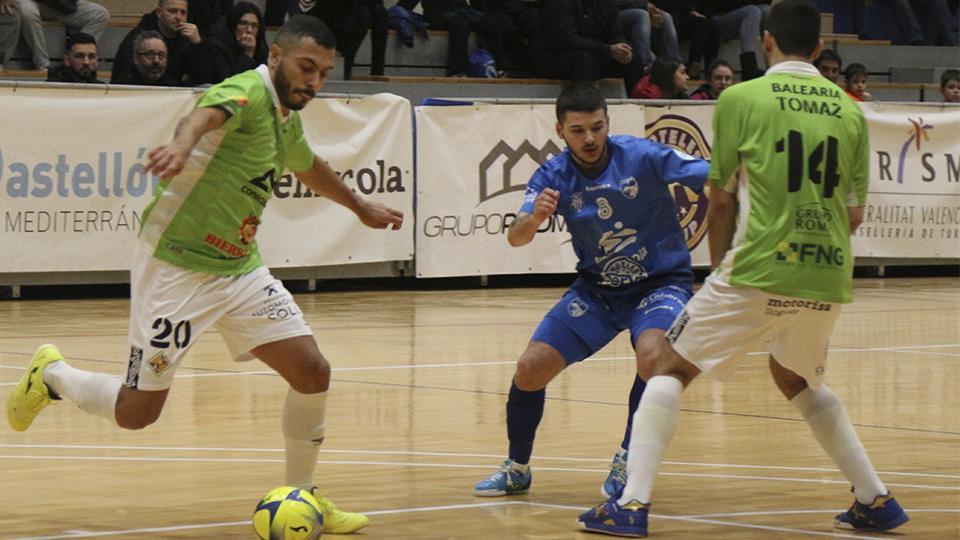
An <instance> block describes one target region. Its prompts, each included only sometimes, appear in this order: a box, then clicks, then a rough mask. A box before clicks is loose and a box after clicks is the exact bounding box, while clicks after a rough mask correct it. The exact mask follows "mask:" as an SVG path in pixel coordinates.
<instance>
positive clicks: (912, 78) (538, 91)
mask: <svg viewBox="0 0 960 540" xmlns="http://www.w3.org/2000/svg"><path fill="white" fill-rule="evenodd" d="M96 1H97V2H98V3H100V4H103V5H104V6H106V7H107V8H108V9H109V10H110V11H111V15H112V19H111V22H110V26H109V27H108V28H107V31H106V32H105V33H104V37H103V39H102V40H101V41H102V42H101V43H100V51H101V57H102V62H101V65H100V69H101V70H102V73H101V78H102V79H108V78H109V73H108V72H109V70H110V68H111V66H112V60H113V55H114V52H115V51H116V49H117V47H119V45H120V42H121V41H122V40H123V37H124V36H125V35H126V34H127V32H129V31H130V29H131V28H132V27H134V26H135V25H136V23H137V21H139V19H140V16H141V15H142V14H143V13H145V12H147V11H149V10H151V9H153V8H154V7H155V6H156V0H96ZM388 3H391V2H390V0H388ZM833 24H834V18H833V16H832V15H831V14H829V13H825V14H824V15H823V19H822V27H823V30H824V32H825V33H824V36H823V37H824V45H825V46H826V47H830V48H833V49H836V50H837V52H839V53H840V55H841V56H842V57H843V60H844V63H845V64H846V63H850V62H859V63H862V64H864V65H866V66H867V68H868V70H869V72H870V80H869V83H868V89H869V91H870V92H871V93H872V94H873V95H874V96H875V97H876V98H877V99H879V100H881V101H939V94H938V92H937V82H938V81H939V77H940V75H941V73H943V71H944V70H945V69H949V68H955V67H957V66H958V64H960V48H958V47H921V46H893V45H890V43H889V42H888V41H883V40H861V39H859V38H858V37H857V36H856V35H853V34H835V33H830V31H831V30H832V27H833ZM44 32H45V34H46V38H47V44H48V49H49V52H50V57H51V59H53V60H54V61H56V60H57V59H58V58H59V57H60V56H62V54H63V37H64V29H63V26H62V25H60V24H59V23H56V22H48V23H45V26H44ZM275 32H276V29H272V30H271V31H268V39H271V38H272V35H273V34H275ZM476 46H477V43H476V38H475V37H474V36H471V38H470V47H471V48H473V47H476ZM684 46H685V44H684ZM446 50H447V33H446V32H440V31H431V32H429V39H427V40H424V39H422V38H420V37H417V38H416V43H415V45H414V47H413V48H406V47H405V46H403V45H402V44H401V43H400V41H399V40H398V39H397V36H396V35H395V34H393V33H391V35H390V36H389V37H388V41H387V56H386V64H387V67H386V75H387V76H386V77H380V78H371V77H369V76H367V73H369V61H370V41H369V39H368V40H366V41H365V42H364V43H363V44H362V46H361V47H360V50H359V51H358V53H357V56H356V62H357V63H356V64H355V68H354V80H352V81H343V80H339V79H342V69H340V68H339V66H338V68H337V69H335V70H334V73H333V76H332V78H331V81H330V82H329V83H328V86H327V88H326V91H328V92H331V93H344V94H365V93H373V92H394V93H397V94H400V95H404V96H405V97H408V98H409V99H411V101H413V102H414V103H418V102H419V101H420V99H421V98H422V97H427V96H430V97H451V98H457V97H483V98H549V97H553V96H556V94H557V92H558V88H559V86H560V84H561V81H555V80H545V79H450V78H445V77H443V75H444V62H445V58H446ZM720 57H721V58H725V59H727V60H729V61H730V62H731V64H733V67H734V70H739V65H738V64H739V60H738V58H739V45H738V43H737V41H736V40H733V41H728V42H725V43H724V44H723V45H722V46H721V49H720ZM338 60H339V59H338ZM5 64H6V67H7V69H8V72H7V73H6V75H5V77H6V78H20V79H27V80H36V79H43V78H45V76H46V75H45V74H43V73H40V72H33V71H29V70H30V68H32V65H31V64H30V62H29V54H27V51H26V49H25V47H24V46H23V45H22V44H21V46H20V47H19V48H18V49H17V52H16V53H15V54H14V56H13V58H12V59H8V60H7V62H6V63H5ZM617 82H618V81H615V80H612V79H611V80H607V81H604V84H603V85H602V88H603V90H604V93H605V94H606V95H607V97H611V98H622V97H625V92H624V89H623V86H622V84H617ZM694 83H697V84H699V83H698V82H697V81H693V82H691V85H692V86H695V84H694Z"/></svg>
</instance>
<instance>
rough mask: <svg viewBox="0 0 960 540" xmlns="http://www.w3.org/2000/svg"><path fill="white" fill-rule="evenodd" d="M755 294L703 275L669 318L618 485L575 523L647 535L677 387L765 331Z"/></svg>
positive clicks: (728, 360)
mask: <svg viewBox="0 0 960 540" xmlns="http://www.w3.org/2000/svg"><path fill="white" fill-rule="evenodd" d="M760 294H762V293H760V292H759V291H754V290H751V289H743V288H739V287H731V286H730V285H728V284H726V283H724V282H722V281H720V280H719V279H716V278H713V277H711V278H708V279H707V281H706V283H704V286H703V287H702V288H701V289H700V291H698V292H697V294H696V295H695V296H694V297H693V298H692V299H691V300H690V302H689V303H688V304H687V306H686V307H685V308H684V310H683V312H682V313H681V314H680V316H679V317H677V319H676V320H675V321H674V322H673V324H672V325H671V327H670V328H669V330H668V331H667V333H666V341H667V342H668V345H667V344H665V345H663V346H662V348H661V351H662V352H661V354H660V356H659V357H658V358H657V360H656V364H655V366H654V370H653V376H652V377H651V378H650V380H649V381H647V387H646V389H645V390H644V392H643V396H642V397H641V399H640V405H639V406H638V408H637V411H636V413H635V414H634V417H633V429H632V433H631V437H630V447H629V455H628V458H627V482H626V484H625V485H624V488H623V492H622V493H621V494H620V496H619V497H617V496H614V497H611V498H610V499H609V500H608V501H606V502H605V503H603V504H601V505H598V506H597V507H595V508H593V509H591V510H589V511H587V512H585V513H583V514H581V515H580V518H579V520H578V523H579V525H580V527H581V528H584V529H587V530H591V531H594V532H601V533H605V534H613V535H621V536H646V535H647V515H648V512H649V505H650V498H651V494H652V491H653V482H654V479H655V478H656V475H657V469H658V468H659V465H660V462H661V461H662V459H663V453H664V451H665V449H666V447H667V445H668V444H669V443H670V439H671V438H672V437H673V432H674V430H675V428H676V424H677V417H678V416H679V410H680V394H681V393H682V392H683V389H684V388H685V387H686V386H687V385H688V384H689V383H690V382H691V381H692V380H693V379H694V378H696V377H697V375H698V374H699V373H700V372H701V371H709V370H713V369H720V370H722V369H723V368H725V367H727V366H728V365H730V364H733V363H734V362H735V361H736V360H737V359H738V358H740V357H742V355H743V354H744V353H745V351H746V350H747V348H748V347H750V346H751V344H752V343H753V341H755V340H756V339H758V338H759V337H762V336H763V334H764V332H767V331H769V327H770V324H769V322H768V321H764V320H762V318H763V299H762V298H760V297H759V295H760Z"/></svg>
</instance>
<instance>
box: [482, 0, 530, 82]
mask: <svg viewBox="0 0 960 540" xmlns="http://www.w3.org/2000/svg"><path fill="white" fill-rule="evenodd" d="M483 3H484V4H485V5H484V7H483V9H482V10H481V11H483V12H484V13H486V14H487V15H489V16H491V17H493V18H494V19H496V25H497V26H498V27H499V29H500V33H501V35H502V36H503V46H504V53H505V55H506V58H505V59H504V63H503V64H498V65H497V68H498V70H502V71H516V70H517V69H518V68H519V70H520V71H522V72H523V73H524V75H526V74H528V73H529V71H530V66H531V65H532V64H533V62H534V59H535V57H536V55H535V54H534V52H535V47H536V44H538V43H542V42H543V39H541V34H540V33H541V31H542V29H543V23H542V21H541V18H540V9H539V8H538V6H539V4H540V2H539V1H531V0H483Z"/></svg>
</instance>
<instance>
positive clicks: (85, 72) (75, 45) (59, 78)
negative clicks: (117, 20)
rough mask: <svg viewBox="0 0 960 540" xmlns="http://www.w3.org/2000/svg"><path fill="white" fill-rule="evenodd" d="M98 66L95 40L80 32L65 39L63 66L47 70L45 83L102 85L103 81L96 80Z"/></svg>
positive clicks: (98, 60) (98, 59) (98, 58)
mask: <svg viewBox="0 0 960 540" xmlns="http://www.w3.org/2000/svg"><path fill="white" fill-rule="evenodd" d="M99 66H100V57H99V56H98V55H97V40H95V39H93V36H91V35H90V34H84V33H83V32H81V33H79V34H75V35H73V36H68V37H67V50H66V51H65V52H64V53H63V64H62V65H60V66H57V67H55V68H50V69H48V70H47V81H48V82H69V83H99V84H103V81H101V80H98V79H97V67H99Z"/></svg>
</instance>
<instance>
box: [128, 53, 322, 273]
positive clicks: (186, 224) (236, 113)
mask: <svg viewBox="0 0 960 540" xmlns="http://www.w3.org/2000/svg"><path fill="white" fill-rule="evenodd" d="M197 107H220V108H221V109H223V110H224V111H226V112H227V113H228V114H229V118H228V119H227V121H226V123H224V124H223V126H221V127H220V128H219V129H217V130H214V131H211V132H210V133H207V134H206V135H204V136H203V137H202V138H201V139H200V141H199V142H198V143H197V145H196V146H195V147H194V149H193V151H192V152H191V154H190V157H189V159H188V160H187V163H186V166H185V167H184V169H183V171H182V172H180V174H178V175H176V176H175V177H173V178H171V179H170V180H169V181H167V182H161V183H160V185H159V186H158V187H157V191H156V193H155V194H154V196H153V200H152V201H151V202H150V204H149V205H148V206H147V208H146V210H145V211H144V216H143V226H142V228H141V231H140V238H141V239H142V240H143V241H145V242H146V243H147V244H148V245H150V246H151V247H152V249H153V256H154V257H156V258H158V259H160V260H162V261H166V262H168V263H170V264H173V265H176V266H180V267H182V268H186V269H189V270H194V271H197V272H206V273H211V274H220V275H237V274H244V273H247V272H250V271H251V270H254V269H255V268H257V267H259V266H261V265H262V264H263V262H262V260H261V259H260V252H259V250H258V249H257V243H256V240H255V238H254V237H255V235H256V233H257V227H258V226H259V225H260V216H261V214H262V213H263V208H264V207H265V206H266V204H267V201H269V200H270V197H271V196H272V195H273V185H274V183H275V181H276V180H277V179H279V178H280V175H281V174H282V173H283V171H284V169H289V170H291V171H303V170H307V169H309V168H310V167H312V166H313V151H312V150H310V147H309V146H308V145H307V142H306V139H305V138H304V135H303V126H302V124H301V123H300V117H299V115H298V114H297V112H296V111H291V112H290V114H289V116H287V117H286V118H284V117H283V116H282V114H281V112H280V103H279V101H278V100H277V93H276V90H275V89H274V87H273V83H272V81H271V79H270V72H269V70H268V69H267V66H260V67H258V68H257V69H254V70H250V71H246V72H244V73H240V74H238V75H235V76H233V77H230V78H228V79H226V80H225V81H223V82H221V83H220V84H217V85H215V86H213V87H211V88H210V89H208V90H207V91H206V92H205V93H204V95H203V96H202V97H201V98H200V100H199V101H198V102H197Z"/></svg>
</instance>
